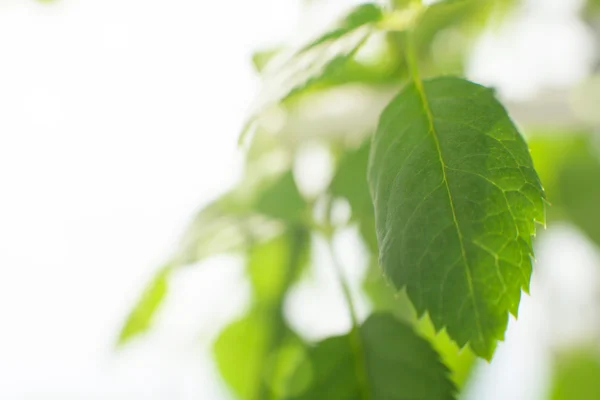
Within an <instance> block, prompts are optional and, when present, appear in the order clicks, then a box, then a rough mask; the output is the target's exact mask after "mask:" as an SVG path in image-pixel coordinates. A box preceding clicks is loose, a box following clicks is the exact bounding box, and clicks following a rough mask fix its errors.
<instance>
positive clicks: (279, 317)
mask: <svg viewBox="0 0 600 400" xmlns="http://www.w3.org/2000/svg"><path fill="white" fill-rule="evenodd" d="M309 246H310V235H309V232H308V231H307V230H306V229H305V228H302V227H296V228H294V227H291V228H289V229H288V231H287V232H286V233H285V234H284V235H282V236H280V237H278V238H276V239H273V240H271V241H269V242H266V243H263V244H260V245H256V246H254V247H253V248H252V249H251V250H250V252H249V258H248V273H249V275H250V281H251V283H252V289H253V306H252V309H251V312H250V313H249V314H248V315H246V316H245V317H244V318H242V319H241V320H239V321H236V322H234V323H233V324H231V325H229V326H228V327H227V328H226V329H225V330H224V331H223V332H222V333H221V335H220V336H219V338H218V339H217V341H216V342H215V345H214V353H215V359H216V362H217V366H218V368H219V371H220V372H221V375H222V376H223V378H224V380H225V381H226V382H227V384H228V385H229V386H230V387H231V388H232V389H233V390H234V391H235V392H236V394H237V395H238V396H239V398H241V399H249V400H255V399H267V398H272V397H275V398H279V397H278V396H279V395H280V393H281V391H282V390H284V387H285V384H284V383H285V381H286V379H287V378H288V376H289V374H290V373H291V372H292V370H293V366H294V365H295V363H296V362H297V361H298V360H299V356H300V355H301V353H302V351H303V347H304V346H303V344H302V342H301V341H300V340H299V339H298V338H297V337H296V335H295V334H294V333H293V332H292V331H291V330H290V329H289V327H288V326H287V324H286V322H285V319H284V316H283V302H284V298H285V294H286V292H287V290H288V289H289V287H290V285H291V284H292V283H293V281H294V280H295V279H296V278H297V277H298V276H299V273H300V272H301V270H302V268H303V267H304V266H305V264H306V263H307V261H308V259H309V257H308V256H309Z"/></svg>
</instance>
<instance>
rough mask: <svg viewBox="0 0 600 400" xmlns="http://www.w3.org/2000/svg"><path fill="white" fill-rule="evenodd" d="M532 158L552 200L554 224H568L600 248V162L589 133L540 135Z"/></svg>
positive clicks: (533, 144) (595, 144) (550, 215)
mask: <svg viewBox="0 0 600 400" xmlns="http://www.w3.org/2000/svg"><path fill="white" fill-rule="evenodd" d="M530 146H531V154H532V156H533V158H534V161H535V165H536V169H537V170H538V171H539V173H540V176H541V177H542V179H543V181H544V184H545V186H546V193H547V195H548V200H549V202H550V203H551V204H552V207H549V210H548V211H549V213H548V217H549V219H550V220H567V221H569V222H571V223H573V224H575V225H577V226H578V227H579V228H580V229H581V230H582V231H583V232H584V233H585V234H587V235H588V237H589V238H590V239H592V240H593V241H595V242H596V243H597V244H600V215H599V214H598V212H597V210H598V205H599V204H600V158H599V151H598V146H597V143H594V141H593V137H592V136H591V135H589V134H586V133H578V132H565V133H560V134H559V133H554V134H548V135H539V136H538V137H534V139H533V140H532V141H531V145H530Z"/></svg>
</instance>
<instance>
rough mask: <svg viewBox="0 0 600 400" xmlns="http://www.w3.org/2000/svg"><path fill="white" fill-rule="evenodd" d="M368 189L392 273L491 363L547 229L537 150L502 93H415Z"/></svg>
mask: <svg viewBox="0 0 600 400" xmlns="http://www.w3.org/2000/svg"><path fill="white" fill-rule="evenodd" d="M369 183H370V185H371V193H372V196H373V201H374V204H375V214H376V223H377V237H378V242H379V251H380V264H381V266H382V268H383V270H384V273H385V275H386V276H388V277H389V279H390V280H391V281H392V282H393V283H394V285H395V286H396V287H397V288H403V287H406V288H407V292H408V295H409V297H410V299H411V301H412V302H413V304H414V305H415V308H416V309H417V311H418V313H419V314H422V313H424V312H428V313H429V315H430V317H431V320H432V321H433V324H434V325H435V327H436V328H437V329H441V328H443V327H446V328H447V331H448V334H449V335H450V337H451V338H452V339H454V340H455V341H456V342H457V343H458V344H459V346H463V345H465V344H466V343H467V342H470V345H471V348H472V349H473V350H474V351H475V353H477V354H478V355H480V356H482V357H485V358H487V359H490V358H491V356H492V354H493V351H494V348H495V345H496V341H497V340H499V339H502V338H503V337H504V331H505V329H506V325H507V322H508V312H509V311H510V312H511V313H513V314H515V315H516V314H517V311H518V306H519V300H520V296H521V289H522V288H524V289H527V288H528V286H529V279H530V275H531V258H530V255H531V254H532V244H531V237H532V235H534V234H535V221H539V222H543V221H544V202H543V196H544V194H543V190H542V187H541V185H540V181H539V179H538V177H537V174H536V172H535V170H534V169H533V164H532V161H531V157H530V156H529V152H528V148H527V145H526V144H525V142H524V140H523V138H522V137H521V135H520V134H519V132H518V131H517V130H516V128H515V127H514V125H513V123H512V122H511V120H510V119H509V117H508V115H507V114H506V111H505V110H504V108H503V107H502V106H501V105H500V103H498V101H497V100H496V99H495V98H494V94H493V92H492V91H491V90H490V89H487V88H485V87H482V86H479V85H476V84H474V83H471V82H468V81H465V80H462V79H458V78H436V79H433V80H430V81H426V82H424V84H420V82H419V83H418V84H409V85H408V86H407V87H406V88H405V89H404V90H403V91H402V92H401V93H400V94H399V95H398V97H396V99H395V100H393V101H392V102H391V103H390V105H389V106H388V108H387V109H386V110H385V111H384V112H383V114H382V117H381V120H380V123H379V127H378V130H377V133H376V134H375V136H374V139H373V145H372V148H371V156H370V167H369Z"/></svg>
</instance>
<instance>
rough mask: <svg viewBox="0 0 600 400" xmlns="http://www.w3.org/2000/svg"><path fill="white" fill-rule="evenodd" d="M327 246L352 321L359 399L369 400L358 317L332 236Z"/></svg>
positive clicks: (352, 340)
mask: <svg viewBox="0 0 600 400" xmlns="http://www.w3.org/2000/svg"><path fill="white" fill-rule="evenodd" d="M327 244H328V248H329V252H330V255H331V260H332V265H333V269H334V271H335V274H336V277H337V279H338V282H339V284H340V287H341V288H342V293H343V294H344V299H345V300H346V305H347V306H348V312H349V313H350V319H351V320H352V330H351V331H350V341H351V345H352V348H353V351H354V354H355V356H356V363H355V367H356V369H355V372H356V379H357V380H358V384H359V388H360V398H361V399H362V400H370V398H371V391H370V387H369V378H368V371H367V365H366V360H365V348H364V343H363V340H362V336H361V333H360V326H359V324H358V317H357V315H356V307H355V306H354V301H353V300H352V293H351V292H350V285H349V284H348V280H347V279H346V276H345V275H344V272H343V268H342V265H341V263H340V262H339V260H338V258H337V255H336V251H335V248H334V246H333V236H332V235H328V236H327Z"/></svg>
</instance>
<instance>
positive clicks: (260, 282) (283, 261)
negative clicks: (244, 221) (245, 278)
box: [248, 228, 310, 306]
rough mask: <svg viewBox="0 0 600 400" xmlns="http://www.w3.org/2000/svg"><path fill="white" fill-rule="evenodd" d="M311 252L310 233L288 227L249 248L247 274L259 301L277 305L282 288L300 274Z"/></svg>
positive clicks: (284, 289)
mask: <svg viewBox="0 0 600 400" xmlns="http://www.w3.org/2000/svg"><path fill="white" fill-rule="evenodd" d="M309 256H310V233H309V232H308V230H306V229H303V228H297V229H293V228H291V229H290V230H289V232H288V233H287V234H284V235H281V236H278V237H276V238H274V239H272V240H270V241H268V242H265V243H263V244H261V245H256V246H253V247H252V248H251V249H250V251H249V257H248V274H249V277H250V282H251V284H252V290H253V293H254V297H255V299H256V300H257V301H259V302H265V303H268V304H276V305H277V306H279V305H280V303H281V301H282V299H283V296H284V294H285V291H286V290H287V289H288V288H289V287H290V285H291V284H292V283H293V282H294V281H295V280H296V279H297V278H298V277H299V276H300V273H301V272H302V271H303V269H304V267H305V266H306V265H307V264H308V261H309V258H310V257H309Z"/></svg>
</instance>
